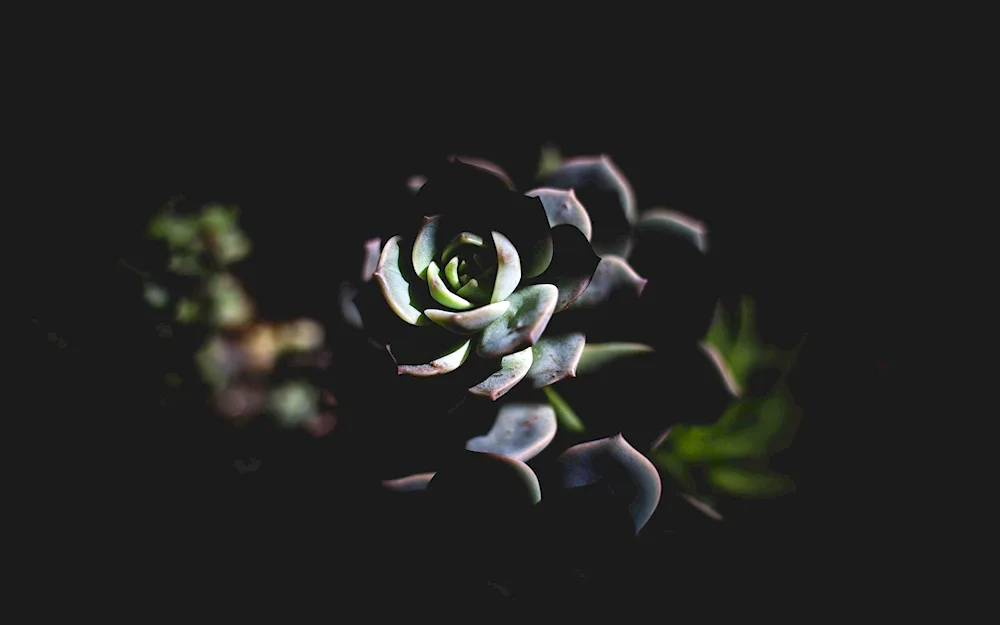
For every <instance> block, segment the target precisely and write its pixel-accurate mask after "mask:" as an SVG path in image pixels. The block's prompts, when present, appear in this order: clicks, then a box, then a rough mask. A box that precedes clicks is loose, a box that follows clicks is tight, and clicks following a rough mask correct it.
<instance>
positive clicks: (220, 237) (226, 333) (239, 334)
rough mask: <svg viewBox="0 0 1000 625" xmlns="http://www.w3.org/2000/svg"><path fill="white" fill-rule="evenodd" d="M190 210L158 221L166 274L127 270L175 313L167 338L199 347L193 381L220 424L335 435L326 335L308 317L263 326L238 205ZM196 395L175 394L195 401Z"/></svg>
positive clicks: (178, 208)
mask: <svg viewBox="0 0 1000 625" xmlns="http://www.w3.org/2000/svg"><path fill="white" fill-rule="evenodd" d="M185 204H186V203H185V202H184V201H183V200H182V199H181V198H175V199H172V200H171V201H169V202H168V203H167V204H166V206H164V207H163V208H162V209H161V210H160V211H159V212H158V213H157V214H156V215H155V216H154V217H153V219H152V220H151V222H150V226H149V230H148V234H149V236H150V238H152V239H153V240H156V241H162V242H163V243H165V247H166V251H167V253H168V260H167V262H166V267H165V268H155V269H154V270H152V271H148V272H147V271H141V270H139V269H136V268H135V267H133V266H132V265H131V264H129V263H127V262H123V265H125V266H126V267H127V268H129V269H130V270H131V271H132V272H133V273H135V274H138V275H139V276H140V277H141V278H142V279H143V296H144V298H145V299H146V301H147V303H148V304H149V305H150V307H151V308H153V309H156V310H162V311H165V312H168V311H169V310H170V308H171V307H172V308H173V315H172V318H168V319H164V320H163V323H161V324H160V332H161V335H162V336H164V337H166V338H171V339H177V338H179V337H180V336H182V335H183V336H184V337H185V339H190V341H191V342H192V343H195V342H197V343H200V347H198V348H197V350H196V351H195V353H194V358H193V360H194V364H195V368H196V371H197V373H196V374H194V375H192V376H190V377H196V376H200V377H201V379H202V382H203V383H204V385H205V387H206V389H205V390H206V391H207V393H208V395H209V397H208V405H209V406H211V408H212V410H213V411H214V412H215V413H216V414H218V415H219V416H221V417H223V418H225V419H227V420H228V421H229V422H231V423H233V424H237V425H244V424H247V423H249V422H250V421H253V420H254V419H255V418H256V417H259V416H260V415H265V414H266V415H268V416H270V417H272V418H273V419H272V420H273V422H274V423H276V424H277V425H279V426H280V427H284V428H297V427H301V428H303V429H305V430H307V431H308V432H310V433H311V434H312V435H314V436H323V435H326V434H327V433H329V432H330V431H331V430H332V429H333V427H334V425H335V424H336V422H337V416H336V408H335V406H336V404H337V402H336V400H335V399H334V398H333V396H332V394H331V393H329V392H325V391H324V389H322V388H321V387H320V385H319V384H318V382H317V378H319V377H320V375H319V374H320V372H321V371H323V370H324V369H325V368H326V366H327V364H328V362H329V359H330V351H329V350H328V348H327V338H326V331H325V328H324V327H323V325H322V324H320V323H319V322H318V321H316V320H315V319H309V318H299V319H293V320H288V321H281V322H276V321H268V320H263V319H259V318H258V315H257V309H256V306H255V303H254V301H253V298H252V297H251V296H250V294H249V293H248V292H247V291H246V289H245V288H244V285H243V282H242V281H241V280H240V279H239V278H238V277H237V275H236V274H235V273H234V270H233V265H235V264H236V263H238V262H239V261H242V260H243V259H244V258H246V256H247V255H248V254H249V253H250V251H251V245H250V240H249V238H248V237H247V236H246V234H244V232H243V231H242V229H241V228H240V226H239V209H238V207H235V206H226V205H222V204H217V203H210V204H205V205H201V206H190V205H188V206H185ZM183 342H184V343H185V344H188V342H187V340H184V341H183ZM184 356H186V357H187V358H190V356H191V354H190V353H186V354H184ZM167 378H169V379H170V380H172V382H171V383H170V384H169V385H170V386H172V387H178V386H181V385H182V384H187V383H186V382H185V380H183V379H182V378H181V377H180V376H178V375H177V374H176V373H170V374H168V375H167ZM188 388H189V387H188V386H186V387H185V388H184V392H183V393H173V394H172V395H173V396H175V397H179V396H183V395H187V394H189V391H188Z"/></svg>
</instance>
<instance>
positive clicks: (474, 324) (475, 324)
mask: <svg viewBox="0 0 1000 625" xmlns="http://www.w3.org/2000/svg"><path fill="white" fill-rule="evenodd" d="M508 308H510V302H497V303H496V304H489V305H488V306H481V307H479V308H474V309H472V310H467V311H465V312H451V311H448V310H438V309H437V308H428V309H427V310H425V311H424V314H425V315H427V318H428V319H430V320H431V321H433V322H434V323H436V324H438V325H439V326H441V327H442V328H444V329H446V330H451V331H452V332H455V333H456V334H475V333H476V332H479V331H480V330H482V329H483V328H485V327H486V326H488V325H490V324H491V323H493V322H494V321H496V320H497V319H498V318H500V316H501V315H503V314H504V313H505V312H507V309H508Z"/></svg>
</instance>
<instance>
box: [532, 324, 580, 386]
mask: <svg viewBox="0 0 1000 625" xmlns="http://www.w3.org/2000/svg"><path fill="white" fill-rule="evenodd" d="M586 342H587V339H586V337H585V336H584V335H583V333H582V332H574V333H572V334H563V335H560V336H548V335H545V336H543V337H542V338H541V339H539V341H538V342H537V343H535V345H534V346H533V347H532V348H531V350H532V362H531V369H529V370H528V376H527V377H528V379H529V380H531V385H532V386H533V387H535V388H542V387H545V386H548V385H550V384H555V383H556V382H558V381H559V380H562V379H563V378H565V377H576V372H577V371H576V370H577V365H578V364H579V362H580V357H581V356H582V355H583V353H584V345H585V344H586Z"/></svg>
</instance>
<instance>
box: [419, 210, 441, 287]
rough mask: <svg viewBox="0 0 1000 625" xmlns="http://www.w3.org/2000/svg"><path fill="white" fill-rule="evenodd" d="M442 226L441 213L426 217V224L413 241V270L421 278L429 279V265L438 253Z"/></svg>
mask: <svg viewBox="0 0 1000 625" xmlns="http://www.w3.org/2000/svg"><path fill="white" fill-rule="evenodd" d="M440 228H441V215H434V216H433V217H424V224H423V226H421V227H420V232H418V233H417V238H416V240H415V241H414V242H413V270H414V271H415V272H417V276H418V277H419V278H420V279H421V280H426V279H427V277H426V276H427V266H428V265H430V264H431V261H432V260H434V257H435V256H436V255H437V238H438V230H440Z"/></svg>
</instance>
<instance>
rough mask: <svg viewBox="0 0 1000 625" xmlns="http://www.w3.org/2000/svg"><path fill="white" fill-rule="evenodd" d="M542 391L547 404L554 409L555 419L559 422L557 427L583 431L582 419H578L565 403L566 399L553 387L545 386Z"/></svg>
mask: <svg viewBox="0 0 1000 625" xmlns="http://www.w3.org/2000/svg"><path fill="white" fill-rule="evenodd" d="M542 392H543V393H545V396H546V397H547V398H548V400H549V404H551V405H552V408H553V409H554V410H555V411H556V420H557V421H558V422H559V427H561V428H563V429H564V430H566V431H567V432H583V431H584V430H586V428H585V427H584V425H583V421H580V417H578V416H576V413H575V412H573V409H572V408H570V405H569V404H567V403H566V400H565V399H563V398H562V396H560V395H559V393H557V392H556V391H555V389H554V388H552V387H551V386H546V387H545V388H543V389H542Z"/></svg>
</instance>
